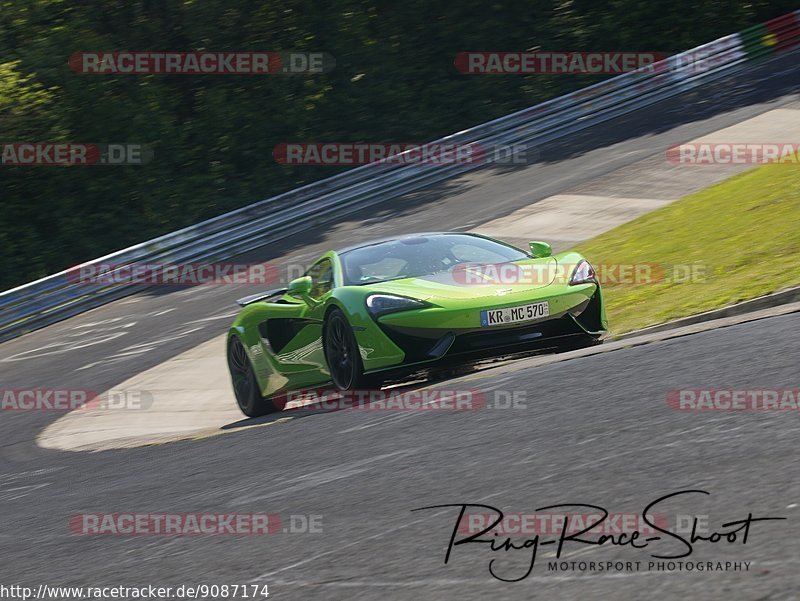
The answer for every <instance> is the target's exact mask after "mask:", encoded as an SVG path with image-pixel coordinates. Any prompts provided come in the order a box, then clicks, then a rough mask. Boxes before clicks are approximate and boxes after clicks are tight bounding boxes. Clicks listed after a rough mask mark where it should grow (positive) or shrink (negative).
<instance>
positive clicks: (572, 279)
mask: <svg viewBox="0 0 800 601" xmlns="http://www.w3.org/2000/svg"><path fill="white" fill-rule="evenodd" d="M596 283H597V274H596V273H595V272H594V268H593V267H592V266H591V265H590V264H589V261H587V260H586V259H582V260H581V261H580V262H579V263H578V264H577V265H576V266H575V269H574V270H573V271H572V275H571V276H569V285H570V286H575V285H576V284H596Z"/></svg>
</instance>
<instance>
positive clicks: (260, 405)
mask: <svg viewBox="0 0 800 601" xmlns="http://www.w3.org/2000/svg"><path fill="white" fill-rule="evenodd" d="M228 369H229V370H230V372H231V382H232V384H233V393H234V395H235V396H236V403H237V404H238V405H239V409H241V411H242V413H244V414H245V415H246V416H247V417H258V416H260V415H267V414H268V413H273V412H274V411H276V408H275V405H274V404H273V403H272V400H270V399H266V398H264V397H263V396H261V391H260V390H259V388H258V382H257V381H256V374H255V372H254V371H253V365H252V364H251V363H250V359H249V358H248V357H247V351H245V348H244V345H243V344H242V342H241V341H240V340H239V339H238V338H236V337H233V338H232V339H231V341H230V343H229V344H228Z"/></svg>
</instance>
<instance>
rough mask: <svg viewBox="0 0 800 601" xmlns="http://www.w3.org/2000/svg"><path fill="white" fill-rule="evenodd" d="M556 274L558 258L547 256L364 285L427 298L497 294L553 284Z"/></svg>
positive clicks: (475, 296)
mask: <svg viewBox="0 0 800 601" xmlns="http://www.w3.org/2000/svg"><path fill="white" fill-rule="evenodd" d="M459 267H461V266H459ZM558 275H559V274H558V262H557V261H556V259H555V258H553V257H547V258H544V259H530V260H526V261H514V262H513V263H503V264H489V265H481V266H473V265H466V266H463V268H461V269H459V268H458V267H457V268H456V269H454V270H450V271H446V272H439V273H436V274H432V275H425V276H420V277H411V278H403V279H400V280H391V281H388V282H378V283H375V284H369V285H367V286H365V288H367V289H369V290H373V291H375V292H385V293H387V294H399V295H401V296H408V297H411V298H416V299H419V300H429V301H436V299H443V300H444V299H450V300H460V299H475V298H483V297H493V298H497V297H498V296H505V295H514V294H516V293H524V292H527V291H531V290H537V289H540V288H545V287H547V286H549V285H551V284H553V283H554V282H555V280H556V279H557V277H558Z"/></svg>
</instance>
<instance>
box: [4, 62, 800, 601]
mask: <svg viewBox="0 0 800 601" xmlns="http://www.w3.org/2000/svg"><path fill="white" fill-rule="evenodd" d="M798 83H800V69H798V68H797V67H796V55H794V56H787V57H785V58H783V59H779V60H778V61H775V62H773V63H772V64H770V65H767V66H765V67H763V68H761V69H755V70H753V71H751V72H749V73H746V74H742V75H739V76H737V77H736V78H734V79H732V80H731V81H728V82H725V83H724V84H721V85H719V86H715V87H714V88H710V89H708V90H704V91H703V92H702V94H700V93H692V94H689V95H687V96H686V97H684V98H680V99H673V100H671V101H669V102H666V103H662V104H661V105H655V106H653V107H650V108H649V109H647V110H643V111H640V112H639V113H637V114H636V115H633V116H629V117H626V118H622V119H619V120H615V121H614V122H609V123H607V124H605V125H602V126H598V127H595V128H592V129H590V130H586V131H585V132H584V133H583V134H582V135H580V136H577V137H574V138H572V139H570V140H569V145H568V146H566V145H557V146H556V145H554V146H552V147H549V148H544V149H541V152H542V157H543V158H544V159H546V160H547V162H544V163H539V164H536V165H532V166H528V167H525V168H520V169H508V170H497V169H485V170H482V171H481V172H478V173H474V174H471V175H470V176H468V177H466V178H463V179H461V180H458V181H456V182H451V183H449V184H446V185H443V186H440V187H437V188H435V189H432V190H429V191H426V192H424V193H422V194H417V195H414V196H413V197H411V198H408V199H401V200H399V201H398V200H393V201H391V202H390V203H387V204H388V205H389V206H387V207H378V208H377V209H374V210H372V211H370V212H369V214H364V215H359V216H357V217H355V218H352V219H349V220H348V221H347V222H346V223H343V224H341V225H340V226H338V227H337V228H334V229H332V230H326V231H324V232H323V231H320V232H310V233H309V234H308V236H307V237H306V238H305V239H304V240H302V241H297V243H296V244H294V245H290V244H289V243H288V242H282V243H277V244H273V245H268V246H265V247H264V248H262V249H260V250H259V251H258V252H255V253H251V254H250V255H248V257H246V258H244V259H246V260H273V261H276V262H281V261H283V260H292V261H294V260H298V261H305V262H308V261H310V260H312V259H313V258H314V256H315V255H316V254H318V251H321V250H322V249H325V248H327V247H329V246H339V245H341V244H344V243H347V242H350V241H353V240H358V239H363V238H366V237H373V236H380V235H386V234H390V233H402V232H410V231H418V230H430V229H468V228H470V227H472V226H474V225H476V224H479V223H482V222H484V221H486V220H488V219H491V218H494V217H497V216H499V215H503V214H507V213H509V212H511V211H513V210H515V209H517V208H519V207H520V206H524V205H526V204H529V203H530V202H535V201H536V200H538V199H541V198H544V197H547V196H550V195H552V194H556V193H562V192H566V191H568V190H569V189H571V188H575V187H577V186H580V185H581V184H582V183H583V182H586V181H589V180H591V179H592V178H595V177H598V176H599V175H601V174H603V173H608V172H610V171H613V170H615V169H618V168H620V167H623V166H625V165H627V164H631V163H634V162H636V161H638V160H641V159H642V158H645V157H648V156H651V155H655V154H658V153H663V151H664V148H666V147H667V146H669V145H670V144H674V143H679V142H681V141H685V140H687V139H692V138H694V137H696V136H698V135H702V133H704V132H710V131H714V130H717V129H720V128H722V127H725V126H728V125H731V124H733V123H736V122H738V121H741V120H743V119H746V118H749V117H751V116H753V115H756V114H760V113H762V112H765V111H766V110H770V109H772V108H777V107H780V106H783V105H786V104H788V103H791V102H794V101H795V97H793V96H792V94H793V93H795V91H796V90H797V89H798V88H797V84H798ZM654 124H657V125H654ZM434 201H436V202H434ZM247 292H252V290H251V289H249V288H243V289H237V288H234V287H223V288H218V289H212V290H209V289H201V288H196V289H189V290H169V291H168V290H159V291H153V292H149V293H144V294H141V295H138V296H136V297H133V298H130V299H126V300H123V301H119V302H116V303H113V304H110V305H108V306H105V307H102V308H100V309H97V310H95V311H92V312H90V313H87V314H85V315H82V316H78V317H76V318H73V319H70V320H67V321H65V322H62V323H60V324H57V325H55V326H52V327H50V328H47V329H44V330H41V331H39V332H34V333H32V334H30V335H27V336H25V337H22V338H20V339H17V340H14V341H11V342H8V343H5V344H3V345H2V346H0V370H2V372H1V373H2V376H1V381H2V382H3V387H4V388H33V387H51V388H91V389H93V390H104V389H106V388H110V387H113V386H114V385H115V384H118V383H119V382H121V381H123V380H124V379H126V378H128V377H130V376H131V375H133V374H135V373H138V372H140V371H142V370H144V369H147V368H148V367H151V366H153V365H155V364H158V363H160V362H162V361H164V360H165V359H167V358H169V357H171V356H173V355H175V354H177V353H179V352H181V351H183V350H186V349H187V348H190V347H191V346H192V345H195V344H198V343H199V342H202V341H203V340H207V339H209V338H211V337H213V336H215V335H218V334H219V333H220V332H223V331H224V328H226V327H227V325H228V323H229V321H230V318H229V317H228V316H229V315H232V313H233V311H234V310H235V307H233V300H234V299H235V298H237V297H239V296H243V295H244V294H246V293H247ZM798 326H800V316H798V315H797V314H793V315H787V316H782V317H775V318H771V319H765V320H760V321H756V322H752V323H747V324H742V325H739V326H734V327H730V328H724V329H721V330H718V331H713V332H706V333H702V334H696V335H693V336H688V337H685V338H681V339H676V340H670V341H666V342H661V343H653V344H649V345H645V346H642V347H635V348H631V349H627V350H619V351H614V352H610V353H604V354H601V355H597V356H592V357H585V358H579V359H572V360H569V361H567V362H564V363H557V364H553V365H547V366H541V367H535V368H530V369H526V370H520V371H519V372H516V373H514V374H512V375H504V376H497V377H495V376H492V374H491V370H489V371H486V372H483V373H482V374H481V375H480V378H479V379H478V380H476V381H475V383H473V384H474V386H480V388H481V389H482V390H484V391H491V390H493V389H502V390H506V391H514V390H519V391H524V392H525V394H526V395H527V404H528V407H527V409H514V410H483V411H474V412H411V413H405V414H398V415H395V416H391V415H386V414H384V415H374V414H373V415H370V414H366V413H355V412H349V411H342V412H335V413H319V414H314V415H310V416H307V417H303V418H301V419H293V420H290V421H286V422H279V423H274V424H271V425H268V426H264V427H260V428H255V429H251V430H245V431H242V432H241V433H237V434H235V435H233V436H224V437H218V438H210V439H205V440H198V441H190V442H180V443H173V444H168V445H163V446H156V447H149V448H141V449H135V450H124V451H108V452H102V453H91V454H89V453H59V452H53V451H45V450H42V449H39V448H37V447H36V446H35V443H34V438H35V436H36V434H37V433H38V432H39V431H40V430H41V429H42V428H43V427H44V426H45V425H46V424H47V423H49V422H51V421H52V420H54V419H56V418H57V417H58V415H56V414H45V413H36V414H34V413H26V412H19V413H11V412H2V414H0V466H2V468H0V503H2V505H1V507H2V513H0V516H2V517H0V555H1V556H2V557H3V561H2V564H0V584H13V583H22V584H25V585H28V586H36V585H38V584H39V583H42V582H46V583H49V584H54V585H70V584H73V585H84V586H88V585H92V586H95V585H113V584H122V585H137V584H138V585H147V584H156V585H176V586H177V585H181V584H186V585H191V584H201V583H202V584H225V583H227V584H235V583H245V582H251V583H254V582H259V583H267V584H269V585H271V591H270V592H271V593H272V595H273V597H272V598H284V599H377V598H392V599H412V598H413V599H417V598H419V597H420V596H424V597H425V598H431V599H450V598H452V599H456V598H464V599H473V598H474V599H478V598H483V597H485V596H487V595H492V596H496V597H498V598H504V599H516V598H519V599H529V598H535V597H539V596H540V595H541V596H545V595H548V596H554V595H555V596H557V597H559V598H612V597H618V598H619V597H622V596H623V595H627V596H629V597H632V598H641V597H643V596H647V597H651V598H673V597H683V596H686V595H688V594H692V595H693V596H698V597H702V598H723V597H726V598H728V597H731V596H733V598H737V599H788V598H794V595H795V592H794V591H795V590H796V589H797V588H798V581H800V577H798V575H797V574H798V570H797V567H798V565H797V564H798V559H797V557H798V555H799V554H798V551H800V549H798V544H797V542H796V540H797V537H798V534H800V532H798V531H797V519H798V518H794V516H793V512H794V511H797V509H796V507H795V504H796V503H798V496H800V494H798V493H800V491H798V484H797V480H798V479H797V477H796V476H797V475H798V474H797V471H798V468H797V467H796V462H795V461H794V457H793V446H792V440H793V438H794V433H795V432H796V430H797V426H796V424H795V418H796V416H795V414H793V413H722V412H711V413H704V414H692V413H682V412H676V411H673V410H671V409H670V408H669V407H668V406H667V404H666V400H665V399H666V394H667V392H668V391H669V390H672V389H679V388H684V387H696V388H699V387H705V388H714V387H716V388H795V387H796V386H797V380H796V378H797V365H798V364H800V355H799V354H798V345H797V341H796V336H795V334H794V332H796V331H797V329H798ZM123 349H125V353H124V354H120V355H119V356H115V354H118V353H120V351H122V350H123ZM498 378H500V379H498ZM473 384H471V385H473ZM688 488H701V489H704V490H708V491H709V492H711V493H712V495H711V497H709V498H707V499H705V500H694V499H693V502H691V503H688V502H687V503H675V504H674V505H672V506H670V508H669V509H670V511H673V510H674V511H682V512H684V513H690V512H691V513H697V514H709V515H710V516H711V522H712V524H721V523H723V522H725V521H732V520H736V519H742V518H744V517H746V516H747V513H748V512H750V511H752V513H753V514H754V515H756V516H758V515H767V516H784V517H788V518H789V520H787V521H785V522H780V523H778V522H774V523H764V524H755V525H754V527H753V530H752V533H751V538H750V540H748V543H747V545H746V546H744V547H742V546H741V545H738V544H737V545H726V546H724V547H723V546H720V545H717V546H709V545H706V546H702V545H698V548H697V549H696V551H695V556H696V557H697V558H698V559H702V560H713V561H717V560H721V561H725V560H729V561H751V562H752V563H751V566H750V571H749V572H748V573H744V574H742V573H732V572H728V573H715V572H709V573H702V574H700V573H673V574H665V573H633V574H582V573H580V572H565V573H562V574H552V573H548V572H547V570H546V567H545V566H546V562H544V561H543V557H544V553H543V552H542V555H540V557H541V558H542V559H540V562H541V563H540V565H537V568H536V569H535V570H534V574H533V575H532V576H531V577H529V578H528V579H527V580H525V581H523V582H521V583H518V584H507V583H503V582H500V581H498V580H495V579H493V578H492V577H491V576H490V575H489V574H488V563H489V561H490V560H491V559H492V558H493V557H492V554H491V553H490V552H488V551H486V550H485V549H484V548H475V547H482V546H480V545H471V546H463V547H459V548H458V549H456V551H455V552H454V554H453V557H452V558H451V561H450V563H449V564H448V565H446V566H445V565H444V563H443V559H444V551H445V549H446V545H447V541H448V537H449V535H450V532H451V529H452V525H453V521H454V519H455V514H454V513H453V511H451V510H443V511H442V512H441V513H437V512H436V511H425V512H415V513H414V512H411V510H412V509H414V508H416V507H421V506H425V505H434V504H446V503H488V504H491V505H494V506H497V507H498V508H501V509H503V510H505V511H516V512H526V511H531V510H532V509H535V508H536V507H540V506H543V505H547V504H551V503H560V502H584V503H593V504H597V505H603V506H605V507H607V508H609V509H610V510H611V511H631V512H636V511H641V510H642V509H643V507H644V506H645V505H646V504H647V503H648V502H650V501H652V500H655V499H656V498H658V497H660V496H662V495H664V494H667V493H669V492H672V491H676V490H679V489H688ZM84 511H96V512H153V513H155V512H176V513H185V512H214V513H220V512H262V511H265V512H273V513H279V514H281V515H284V516H285V515H289V514H314V515H322V521H323V530H324V531H323V533H321V534H319V533H317V534H310V533H307V534H306V533H304V534H298V533H281V534H276V535H273V536H265V537H260V536H253V537H234V536H218V537H161V536H142V537H115V536H100V537H84V536H77V535H74V534H72V533H71V532H70V530H69V528H68V526H67V523H68V519H69V517H70V516H71V515H73V514H75V513H79V512H84ZM775 524H777V525H775ZM662 544H663V545H665V547H664V548H663V551H664V552H665V553H671V552H675V551H676V550H679V549H680V547H678V549H676V547H674V546H673V547H671V548H670V549H667V548H666V545H668V544H669V542H668V541H667V542H663V543H662ZM574 552H579V553H580V555H578V556H576V559H577V558H578V557H580V558H586V559H589V558H594V559H596V560H598V561H599V560H600V559H602V560H607V559H616V558H620V559H624V560H636V559H640V560H644V561H647V559H649V558H648V557H647V556H646V553H645V552H644V551H634V550H631V549H629V548H619V549H616V548H615V549H610V548H607V547H603V548H602V549H594V548H592V549H591V550H587V549H585V548H583V547H582V546H579V547H578V548H575V549H569V550H568V553H574ZM693 557H694V556H693ZM509 567H510V568H514V567H516V568H520V567H521V568H522V570H523V571H524V562H523V563H519V562H517V563H515V564H509ZM511 573H512V574H519V573H520V571H519V569H517V570H513V569H512V570H511ZM701 592H702V594H700V593H701Z"/></svg>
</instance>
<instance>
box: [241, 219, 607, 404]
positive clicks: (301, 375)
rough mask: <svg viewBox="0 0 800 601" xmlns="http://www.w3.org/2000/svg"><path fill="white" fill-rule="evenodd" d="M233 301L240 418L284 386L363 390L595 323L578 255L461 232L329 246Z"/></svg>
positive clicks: (572, 334) (570, 335)
mask: <svg viewBox="0 0 800 601" xmlns="http://www.w3.org/2000/svg"><path fill="white" fill-rule="evenodd" d="M238 302H239V304H240V305H241V306H242V307H243V308H242V310H241V311H240V313H239V315H238V316H237V317H236V319H235V321H234V323H233V325H232V326H231V328H230V332H229V335H228V345H227V357H228V367H229V369H230V373H231V379H232V382H233V389H234V392H235V395H236V400H237V402H238V404H239V407H240V409H241V410H242V412H243V413H244V414H245V415H248V416H251V417H254V416H258V415H264V414H266V413H270V412H272V411H275V410H276V409H277V408H279V407H280V404H281V403H280V402H276V399H278V398H280V397H281V396H283V395H284V393H286V392H288V391H293V390H303V389H306V390H307V389H312V388H319V387H322V386H325V385H329V384H331V383H332V384H333V386H335V387H336V388H337V389H339V390H361V389H375V388H378V387H380V386H381V385H382V384H383V383H384V382H385V381H386V380H387V379H393V380H396V379H397V378H401V377H403V376H408V375H409V374H410V373H415V372H420V371H426V370H427V371H430V370H436V369H445V368H448V367H452V366H453V365H464V364H469V363H471V362H474V361H475V360H479V359H485V358H486V357H492V356H502V355H509V354H511V353H516V352H520V351H527V350H531V349H543V350H561V349H573V348H579V347H581V346H587V345H591V344H597V343H598V342H600V341H601V340H602V337H603V335H604V334H605V332H606V329H607V323H606V317H605V309H604V306H603V296H602V293H601V291H600V286H599V284H598V281H597V277H596V275H595V272H594V270H593V269H592V266H591V265H590V264H589V262H588V261H586V259H584V258H583V257H582V256H581V255H579V254H578V253H575V252H565V253H560V254H557V255H553V254H552V251H551V249H550V246H549V245H548V244H546V243H544V242H531V243H530V251H529V252H525V251H523V250H520V249H519V248H516V247H514V246H511V245H509V244H506V243H504V242H500V241H499V240H495V239H492V238H489V237H487V236H481V235H477V234H467V233H431V234H427V233H426V234H414V235H407V236H398V237H394V238H389V239H384V240H377V241H373V242H367V243H364V244H359V245H357V246H351V247H349V248H345V249H342V250H339V251H331V252H328V253H325V254H324V255H323V256H322V257H320V258H319V259H318V260H317V261H316V262H315V263H314V264H313V265H312V266H311V267H310V268H309V269H308V271H307V272H306V275H305V276H304V277H301V278H298V279H296V280H293V281H292V282H290V283H289V285H288V287H287V288H285V289H281V290H273V291H270V292H266V293H263V294H256V295H253V296H250V297H247V298H244V299H241V300H239V301H238Z"/></svg>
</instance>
